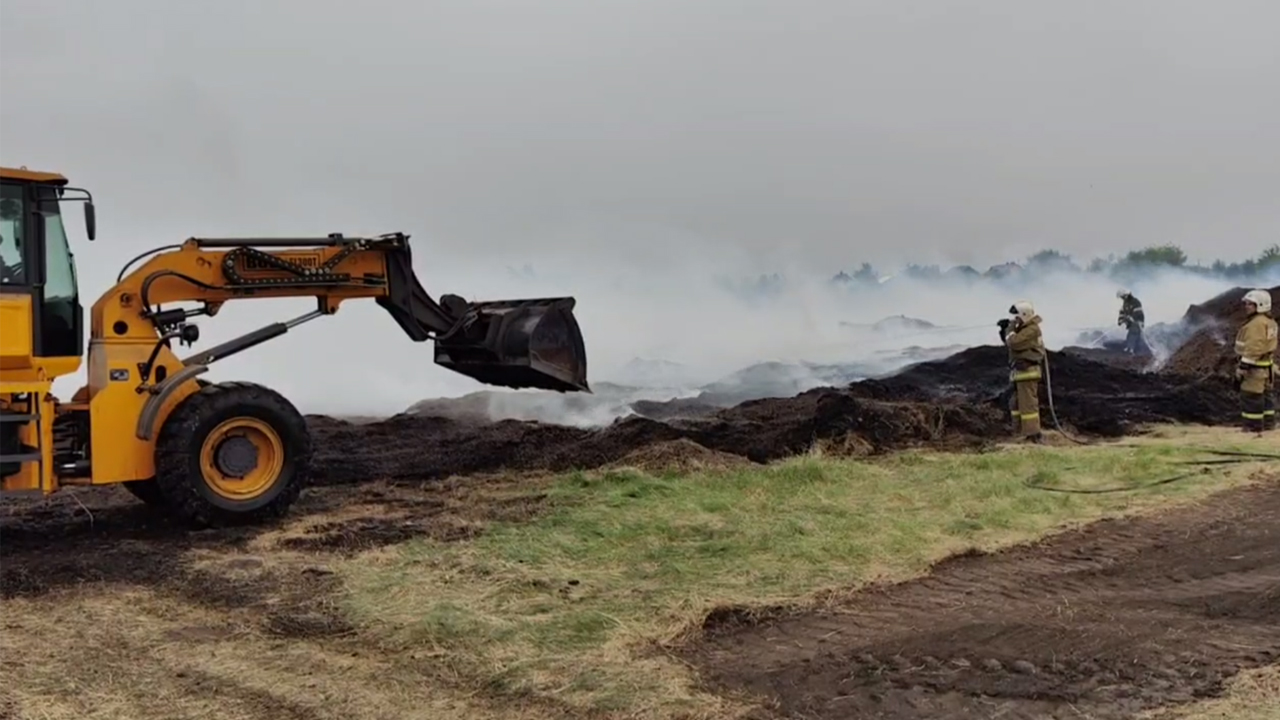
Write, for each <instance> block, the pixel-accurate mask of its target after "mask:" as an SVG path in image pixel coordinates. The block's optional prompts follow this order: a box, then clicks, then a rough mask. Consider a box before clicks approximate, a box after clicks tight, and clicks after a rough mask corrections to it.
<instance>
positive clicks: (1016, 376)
mask: <svg viewBox="0 0 1280 720" xmlns="http://www.w3.org/2000/svg"><path fill="white" fill-rule="evenodd" d="M1040 378H1041V375H1040V368H1038V367H1035V368H1031V369H1030V370H1023V371H1022V372H1016V371H1015V372H1011V373H1009V379H1010V380H1012V381H1013V382H1026V381H1028V380H1039V379H1040Z"/></svg>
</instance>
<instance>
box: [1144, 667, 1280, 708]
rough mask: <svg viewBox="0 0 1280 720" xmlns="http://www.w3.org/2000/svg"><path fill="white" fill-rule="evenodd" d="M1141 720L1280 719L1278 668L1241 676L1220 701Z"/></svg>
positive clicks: (1207, 702) (1279, 673) (1203, 702)
mask: <svg viewBox="0 0 1280 720" xmlns="http://www.w3.org/2000/svg"><path fill="white" fill-rule="evenodd" d="M1143 718H1144V720H1276V719H1277V718H1280V667H1277V666H1274V665H1273V666H1271V667H1268V668H1262V669H1259V670H1248V671H1246V672H1242V673H1240V674H1239V675H1238V676H1236V678H1235V679H1234V680H1232V682H1231V684H1230V685H1229V686H1228V688H1227V692H1226V694H1225V695H1224V696H1223V697H1220V698H1214V699H1213V700H1202V701H1200V702H1197V703H1194V704H1192V705H1187V706H1184V707H1180V708H1173V709H1168V710H1161V711H1157V712H1153V713H1147V714H1145V715H1144V716H1143Z"/></svg>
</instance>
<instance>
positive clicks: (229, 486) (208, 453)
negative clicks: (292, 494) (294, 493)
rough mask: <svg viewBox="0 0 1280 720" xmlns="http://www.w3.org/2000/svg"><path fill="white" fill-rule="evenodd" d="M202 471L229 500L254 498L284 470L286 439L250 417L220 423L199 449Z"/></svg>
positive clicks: (205, 478) (210, 486)
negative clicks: (282, 439) (284, 440)
mask: <svg viewBox="0 0 1280 720" xmlns="http://www.w3.org/2000/svg"><path fill="white" fill-rule="evenodd" d="M200 470H201V472H202V473H203V474H204V480H205V483H207V484H208V486H209V489H210V490H213V491H214V492H215V493H217V494H218V495H220V496H222V497H224V498H226V499H228V500H239V501H244V500H253V499H254V498H256V497H258V496H260V495H262V494H263V493H264V492H266V491H267V490H268V489H270V488H271V486H272V485H274V484H275V483H276V480H278V479H279V478H280V473H281V472H282V471H283V470H284V442H283V441H281V440H280V435H279V433H277V432H276V431H275V429H274V428H272V427H271V426H270V425H268V424H267V423H265V422H263V421H261V420H259V419H257V418H251V417H238V418H232V419H230V420H227V421H225V422H223V423H222V424H220V425H218V426H217V427H216V428H214V429H213V432H211V433H209V436H208V437H206V438H205V440H204V445H203V446H201V448H200Z"/></svg>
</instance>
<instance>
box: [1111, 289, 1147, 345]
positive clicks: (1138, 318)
mask: <svg viewBox="0 0 1280 720" xmlns="http://www.w3.org/2000/svg"><path fill="white" fill-rule="evenodd" d="M1116 297H1117V298H1119V299H1120V315H1119V316H1118V317H1117V318H1116V324H1117V325H1120V326H1121V327H1123V328H1124V329H1125V338H1124V351H1125V352H1127V353H1130V354H1132V355H1139V356H1147V355H1150V354H1151V346H1150V345H1147V340H1146V338H1144V337H1143V336H1142V329H1143V327H1145V326H1146V324H1147V315H1146V313H1145V312H1143V311H1142V301H1141V300H1139V299H1138V298H1137V297H1135V296H1134V294H1133V293H1131V292H1129V291H1128V290H1124V289H1121V290H1117V291H1116Z"/></svg>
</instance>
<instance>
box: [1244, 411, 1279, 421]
mask: <svg viewBox="0 0 1280 720" xmlns="http://www.w3.org/2000/svg"><path fill="white" fill-rule="evenodd" d="M1271 412H1272V414H1275V411H1274V410H1272V411H1271ZM1266 415H1267V414H1266V413H1265V412H1260V413H1251V412H1242V413H1240V417H1242V418H1244V419H1245V420H1261V419H1262V418H1264V417H1266Z"/></svg>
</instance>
